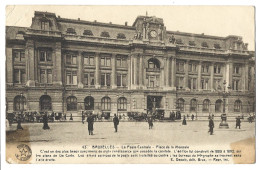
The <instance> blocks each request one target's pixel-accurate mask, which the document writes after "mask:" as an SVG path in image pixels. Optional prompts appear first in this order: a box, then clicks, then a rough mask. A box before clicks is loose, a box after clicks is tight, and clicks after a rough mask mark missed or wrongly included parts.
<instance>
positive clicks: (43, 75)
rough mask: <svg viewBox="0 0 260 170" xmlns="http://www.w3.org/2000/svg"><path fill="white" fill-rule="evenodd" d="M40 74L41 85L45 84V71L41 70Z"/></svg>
mask: <svg viewBox="0 0 260 170" xmlns="http://www.w3.org/2000/svg"><path fill="white" fill-rule="evenodd" d="M40 74H41V76H40V77H41V83H46V82H47V78H46V74H45V70H43V69H41V70H40Z"/></svg>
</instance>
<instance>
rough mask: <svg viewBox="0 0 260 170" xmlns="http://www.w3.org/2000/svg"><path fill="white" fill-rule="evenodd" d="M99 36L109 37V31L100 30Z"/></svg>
mask: <svg viewBox="0 0 260 170" xmlns="http://www.w3.org/2000/svg"><path fill="white" fill-rule="evenodd" d="M100 36H101V37H106V38H109V37H110V35H109V33H108V32H106V31H104V32H102V33H101V35H100Z"/></svg>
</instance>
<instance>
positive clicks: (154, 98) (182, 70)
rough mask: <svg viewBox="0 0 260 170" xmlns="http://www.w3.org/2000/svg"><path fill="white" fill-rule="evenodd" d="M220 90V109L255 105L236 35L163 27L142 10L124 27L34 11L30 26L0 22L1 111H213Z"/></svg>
mask: <svg viewBox="0 0 260 170" xmlns="http://www.w3.org/2000/svg"><path fill="white" fill-rule="evenodd" d="M223 82H226V84H223ZM227 87H229V88H227ZM224 89H225V92H226V93H227V94H228V95H227V96H226V105H225V110H226V113H227V114H228V116H237V115H241V114H247V113H250V112H254V111H255V109H254V108H255V57H254V52H251V51H248V50H247V44H246V43H244V42H243V41H242V37H239V36H227V37H217V36H209V35H204V34H192V33H184V32H179V31H168V30H167V29H166V26H165V25H164V22H163V19H161V18H156V17H150V16H138V17H137V18H136V20H135V21H134V23H133V25H132V26H128V25H127V23H125V24H124V25H116V24H112V23H111V22H110V23H100V22H97V21H94V22H89V21H82V20H80V19H78V20H74V19H65V18H61V17H60V16H58V17H56V15H55V14H54V13H48V12H37V11H36V12H35V15H34V17H33V18H32V24H31V27H29V28H24V27H13V26H7V27H6V106H7V112H13V111H19V110H21V109H23V110H26V111H46V110H47V111H54V112H63V113H66V114H67V115H70V114H72V115H73V116H81V111H82V110H92V111H93V110H94V112H95V113H103V114H105V115H108V116H109V114H110V116H112V115H113V114H114V113H118V114H121V115H122V114H125V115H127V112H144V113H146V112H147V111H150V110H152V109H153V108H157V109H158V110H162V111H164V112H165V115H164V116H165V117H169V114H170V111H171V110H175V109H176V108H177V109H180V110H181V112H182V113H183V114H185V115H186V114H196V115H197V116H198V118H199V117H200V116H207V115H208V114H209V113H213V114H214V115H215V116H219V115H220V114H221V113H222V112H223V107H224V103H223V91H224Z"/></svg>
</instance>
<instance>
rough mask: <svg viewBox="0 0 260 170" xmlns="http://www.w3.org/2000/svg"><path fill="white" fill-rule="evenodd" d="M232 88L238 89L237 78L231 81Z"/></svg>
mask: <svg viewBox="0 0 260 170" xmlns="http://www.w3.org/2000/svg"><path fill="white" fill-rule="evenodd" d="M232 90H239V80H233V81H232Z"/></svg>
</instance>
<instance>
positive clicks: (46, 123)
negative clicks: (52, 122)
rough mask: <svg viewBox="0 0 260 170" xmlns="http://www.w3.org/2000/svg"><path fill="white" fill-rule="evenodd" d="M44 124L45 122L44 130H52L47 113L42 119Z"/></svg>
mask: <svg viewBox="0 0 260 170" xmlns="http://www.w3.org/2000/svg"><path fill="white" fill-rule="evenodd" d="M42 122H43V127H42V128H43V129H44V130H46V129H50V127H49V125H48V115H47V112H45V113H44V115H43V118H42Z"/></svg>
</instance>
